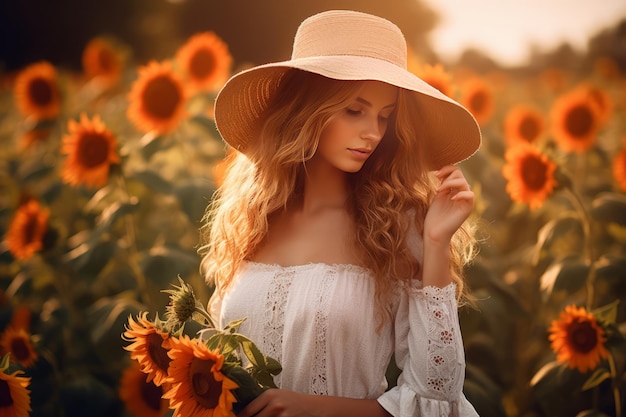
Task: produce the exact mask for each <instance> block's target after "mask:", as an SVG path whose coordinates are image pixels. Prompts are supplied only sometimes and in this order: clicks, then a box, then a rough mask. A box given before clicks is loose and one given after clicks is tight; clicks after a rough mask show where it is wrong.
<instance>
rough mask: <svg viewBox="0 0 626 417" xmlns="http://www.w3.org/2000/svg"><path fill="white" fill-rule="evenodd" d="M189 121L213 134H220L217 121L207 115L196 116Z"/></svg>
mask: <svg viewBox="0 0 626 417" xmlns="http://www.w3.org/2000/svg"><path fill="white" fill-rule="evenodd" d="M189 121H190V122H191V123H194V124H196V125H198V126H200V127H202V128H203V129H205V130H206V131H208V132H209V133H211V134H218V132H217V128H216V126H215V121H214V120H213V119H211V118H209V117H207V116H205V115H202V114H195V115H193V116H191V117H190V118H189Z"/></svg>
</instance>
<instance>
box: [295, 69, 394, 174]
mask: <svg viewBox="0 0 626 417" xmlns="http://www.w3.org/2000/svg"><path fill="white" fill-rule="evenodd" d="M397 90H398V89H397V88H396V87H393V86H391V85H389V84H385V83H382V82H379V81H366V82H365V83H364V84H363V87H362V88H361V89H360V90H359V91H358V92H357V94H355V96H354V97H353V98H352V99H351V100H350V101H348V103H347V105H346V107H345V108H344V109H342V110H341V111H339V112H338V113H337V114H336V115H335V116H333V118H332V119H331V121H330V124H329V125H328V126H326V128H325V129H324V130H323V131H322V134H321V136H320V142H319V145H318V148H317V151H316V152H315V155H314V156H313V158H312V160H311V161H310V162H312V163H316V164H326V165H329V166H331V167H334V168H335V169H338V170H341V171H343V172H358V171H359V170H360V169H361V168H362V167H363V164H364V163H365V161H366V160H367V159H368V158H369V157H370V155H371V154H372V153H373V152H374V150H376V147H377V146H378V144H379V143H380V141H381V139H382V138H383V136H384V135H385V132H386V130H387V124H388V120H389V116H390V115H391V113H392V112H393V110H394V109H395V106H396V97H397ZM307 165H308V164H307Z"/></svg>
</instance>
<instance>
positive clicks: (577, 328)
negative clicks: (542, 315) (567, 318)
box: [567, 320, 598, 353]
mask: <svg viewBox="0 0 626 417" xmlns="http://www.w3.org/2000/svg"><path fill="white" fill-rule="evenodd" d="M567 338H568V340H569V344H570V346H572V348H573V349H574V350H576V352H578V353H588V352H590V351H592V350H593V349H594V348H595V347H596V346H597V345H598V333H597V332H596V329H595V328H594V326H593V325H592V324H591V322H589V321H578V320H576V321H574V322H573V323H572V324H570V326H569V328H568V329H567Z"/></svg>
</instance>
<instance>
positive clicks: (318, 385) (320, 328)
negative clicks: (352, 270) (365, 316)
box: [310, 269, 337, 395]
mask: <svg viewBox="0 0 626 417" xmlns="http://www.w3.org/2000/svg"><path fill="white" fill-rule="evenodd" d="M336 278H337V271H336V270H334V269H330V270H329V271H328V273H326V274H324V278H323V280H322V282H321V284H320V286H319V287H318V289H317V294H316V302H317V304H316V305H317V310H316V312H315V329H316V334H315V358H314V360H313V368H312V369H311V371H312V373H311V386H310V389H311V393H312V394H316V395H328V376H327V375H328V372H327V368H326V358H327V357H328V356H327V355H328V352H327V347H328V343H327V334H328V311H329V307H330V299H331V297H330V296H329V294H330V293H331V292H330V291H329V289H330V288H329V287H330V286H331V285H332V284H333V283H334V282H335V280H336Z"/></svg>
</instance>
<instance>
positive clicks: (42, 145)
mask: <svg viewBox="0 0 626 417" xmlns="http://www.w3.org/2000/svg"><path fill="white" fill-rule="evenodd" d="M327 9H354V10H360V11H364V12H370V13H373V14H377V15H379V16H382V17H386V18H388V19H389V20H391V21H393V22H395V23H396V24H397V25H398V26H400V28H401V29H402V31H403V32H404V34H405V36H406V38H407V41H408V43H409V47H410V48H409V53H410V55H409V56H410V60H409V70H411V71H413V72H414V73H415V74H417V75H418V76H420V77H422V78H423V79H424V80H426V81H427V82H429V83H430V84H432V85H433V86H435V87H436V88H438V89H440V90H441V91H442V92H444V94H447V95H449V96H450V97H452V98H454V99H456V100H458V101H459V102H461V103H462V104H463V105H464V106H466V107H467V108H468V110H470V111H471V112H472V113H473V114H474V116H475V117H476V119H477V121H478V122H479V123H480V125H481V128H482V131H483V146H482V148H481V150H480V151H479V152H478V153H477V154H476V155H475V156H474V157H473V158H471V159H470V160H468V161H465V162H463V163H462V168H463V169H464V171H465V173H466V175H467V177H468V179H469V181H470V183H471V185H472V187H473V189H474V192H475V195H476V208H475V215H474V218H475V219H476V221H477V223H478V226H479V227H478V238H479V249H480V251H479V254H478V256H477V258H476V260H475V261H474V262H473V263H472V264H471V265H469V266H468V268H467V283H468V286H469V288H470V290H471V292H472V294H473V296H474V298H475V303H474V305H472V306H465V307H463V308H461V310H460V318H461V326H462V330H463V338H464V343H465V347H466V356H467V373H466V383H465V387H464V392H465V395H466V396H467V397H468V399H469V400H470V401H471V402H472V403H473V404H474V405H475V407H476V409H477V410H478V411H479V414H480V415H481V416H483V417H486V416H498V417H517V416H522V417H548V416H558V417H570V416H576V417H591V416H623V415H624V407H625V406H626V342H625V337H624V336H625V335H626V304H625V303H624V300H625V298H626V2H625V1H623V0H576V1H572V0H525V1H515V0H387V1H378V0H344V1H341V0H334V1H331V0H317V1H310V2H297V1H289V0H265V1H260V0H257V1H253V0H229V1H208V0H108V1H99V2H85V1H76V0H56V1H45V0H15V1H7V0H5V1H2V2H0V237H1V238H2V241H1V243H0V355H2V356H0V358H2V357H3V358H4V360H2V361H0V396H1V397H0V415H2V416H4V415H8V416H16V417H17V416H19V417H23V416H25V415H30V416H38V417H39V416H42V417H43V416H54V417H56V416H63V417H71V416H77V417H79V416H80V417H83V416H96V417H97V416H103V417H104V416H124V417H130V416H135V417H143V416H150V417H160V416H166V415H172V414H173V410H170V409H168V402H167V401H166V400H164V399H162V398H161V395H162V394H163V393H164V391H165V390H166V387H164V386H160V385H155V382H154V381H150V380H147V379H146V375H145V374H144V373H143V372H141V371H140V370H139V368H138V366H137V363H136V362H137V361H135V360H133V359H137V356H135V357H134V358H133V359H131V357H130V355H131V352H129V351H128V350H130V351H133V348H128V345H129V341H128V340H123V339H122V337H121V334H122V333H123V332H124V331H125V329H126V328H127V327H128V326H129V317H137V315H138V314H139V313H140V312H143V311H146V312H149V314H148V317H149V319H150V320H153V319H154V318H155V315H156V314H158V315H159V317H161V318H162V317H164V315H165V312H166V307H167V305H168V303H169V299H168V296H167V294H165V293H163V291H162V290H164V289H171V288H172V285H178V284H179V281H178V277H182V278H183V279H184V280H185V281H186V282H188V283H189V284H190V285H192V286H193V288H194V291H195V295H196V297H197V298H198V299H199V300H200V301H201V302H202V303H204V304H206V302H207V301H208V298H209V297H210V295H211V291H212V287H211V286H210V285H206V283H205V282H204V280H203V277H202V276H201V275H200V272H199V263H200V256H199V255H198V253H197V252H198V247H199V245H200V243H201V240H200V235H201V226H202V218H203V214H204V211H205V208H206V207H207V205H208V204H209V203H210V201H211V196H212V194H213V192H214V191H215V189H216V188H217V187H219V185H220V183H221V180H222V177H223V173H224V170H225V169H227V166H228V162H229V153H228V150H227V149H226V148H225V147H224V144H223V143H222V141H221V139H220V138H219V135H218V133H217V131H216V128H215V124H214V121H213V113H212V111H213V110H212V105H213V101H214V99H215V94H216V92H217V91H218V90H219V88H220V86H221V85H223V83H224V82H225V81H226V79H227V78H228V77H229V76H230V75H232V74H233V73H235V72H236V71H238V70H239V69H242V68H246V67H249V66H251V65H256V64H261V63H265V62H269V61H277V60H283V59H287V58H288V57H289V55H290V52H291V44H292V40H293V35H294V33H295V31H296V29H297V26H298V24H299V23H300V22H301V21H302V20H303V19H304V18H306V17H308V16H310V15H311V14H314V13H316V12H319V11H322V10H327ZM198 35H201V36H198ZM199 328H200V327H199V325H198V324H197V323H196V324H194V323H189V324H188V326H187V327H186V330H185V331H186V332H187V333H188V334H189V335H192V336H193V335H194V334H195V332H196V331H197V330H199ZM132 353H134V354H135V355H139V356H140V357H143V358H144V359H145V357H146V355H145V352H144V353H143V354H142V355H144V356H141V355H140V354H138V353H137V352H134V351H133V352H132ZM148 356H149V355H148ZM397 372H398V370H397V369H396V368H395V367H394V366H393V365H392V366H390V369H389V373H388V378H389V383H390V385H391V386H393V385H394V384H395V378H396V376H397ZM196 399H197V398H196ZM189 401H195V400H194V399H193V398H189ZM194 415H195V414H194ZM198 415H205V414H200V413H198ZM190 417H191V416H190Z"/></svg>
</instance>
